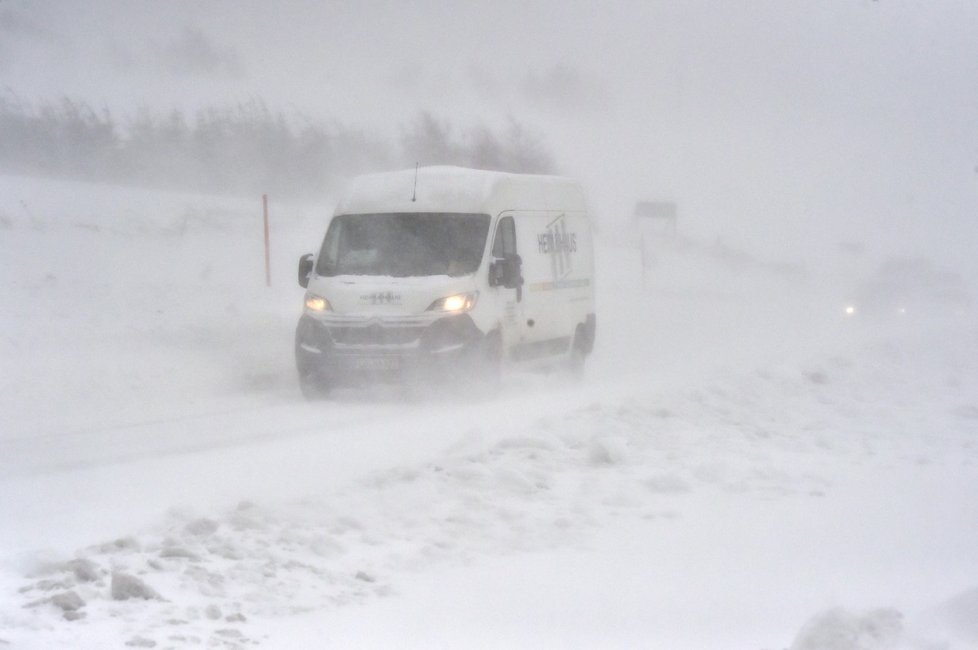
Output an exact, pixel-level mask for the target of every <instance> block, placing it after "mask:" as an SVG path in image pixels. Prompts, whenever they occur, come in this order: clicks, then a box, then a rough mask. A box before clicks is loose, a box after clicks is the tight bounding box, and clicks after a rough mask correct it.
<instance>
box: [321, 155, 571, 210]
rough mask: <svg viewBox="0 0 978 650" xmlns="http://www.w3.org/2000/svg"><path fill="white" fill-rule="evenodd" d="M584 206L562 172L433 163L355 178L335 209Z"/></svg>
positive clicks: (559, 207)
mask: <svg viewBox="0 0 978 650" xmlns="http://www.w3.org/2000/svg"><path fill="white" fill-rule="evenodd" d="M513 209H529V210H573V211H581V212H583V211H585V209H586V208H585V204H584V193H583V192H582V190H581V188H580V186H579V185H578V183H577V182H576V181H574V180H571V179H569V178H564V177H560V176H545V175H536V174H511V173H507V172H497V171H487V170H482V169H469V168H465V167H451V166H434V167H421V168H419V169H418V170H417V186H416V187H415V170H414V169H405V170H401V171H394V172H384V173H378V174H365V175H363V176H358V177H357V178H355V179H353V181H352V182H351V184H350V187H349V189H348V191H347V193H346V196H345V197H344V198H343V199H342V200H341V201H340V203H339V205H338V206H337V208H336V214H368V213H378V212H466V213H483V214H485V213H488V214H498V213H499V212H502V211H504V210H513Z"/></svg>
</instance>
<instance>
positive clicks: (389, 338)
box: [329, 323, 424, 345]
mask: <svg viewBox="0 0 978 650" xmlns="http://www.w3.org/2000/svg"><path fill="white" fill-rule="evenodd" d="M423 331H424V328H423V327H411V326H400V327H384V326H383V325H378V324H377V323H373V324H371V325H367V326H366V327H350V326H332V327H329V335H330V337H332V339H333V342H334V343H335V344H336V345H410V344H412V343H415V342H417V340H418V339H419V338H421V334H422V332H423Z"/></svg>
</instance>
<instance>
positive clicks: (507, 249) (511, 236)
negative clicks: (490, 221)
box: [492, 217, 516, 258]
mask: <svg viewBox="0 0 978 650" xmlns="http://www.w3.org/2000/svg"><path fill="white" fill-rule="evenodd" d="M511 255H516V222H515V221H513V217H503V218H502V219H500V220H499V223H498V224H497V225H496V239H495V240H494V241H493V242H492V256H493V257H496V258H503V257H507V256H511Z"/></svg>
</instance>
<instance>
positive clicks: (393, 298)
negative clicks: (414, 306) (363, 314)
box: [360, 291, 401, 305]
mask: <svg viewBox="0 0 978 650" xmlns="http://www.w3.org/2000/svg"><path fill="white" fill-rule="evenodd" d="M360 301H361V302H365V303H367V304H369V305H390V304H395V303H400V302H401V294H399V293H394V292H393V291H380V292H378V293H368V294H364V295H362V296H360Z"/></svg>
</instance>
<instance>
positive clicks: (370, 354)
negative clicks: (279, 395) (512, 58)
mask: <svg viewBox="0 0 978 650" xmlns="http://www.w3.org/2000/svg"><path fill="white" fill-rule="evenodd" d="M593 275H594V269H593V252H592V243H591V228H590V223H589V219H588V213H587V208H586V205H585V200H584V194H583V192H582V190H581V188H580V186H579V185H578V184H577V183H576V182H574V181H572V180H569V179H566V178H561V177H556V176H538V175H523V174H507V173H502V172H490V171H482V170H472V169H464V168H459V167H422V168H420V169H410V170H406V171H399V172H390V173H383V174H370V175H366V176H361V177H359V178H357V179H354V181H353V183H352V184H351V187H350V189H349V192H348V194H347V195H346V197H345V198H344V199H343V200H342V201H341V202H340V203H339V205H338V206H337V208H336V210H335V213H334V216H333V217H332V219H331V221H330V223H329V227H328V229H327V231H326V236H325V238H324V239H323V243H322V246H321V248H320V250H319V253H318V254H316V255H312V254H308V255H303V256H302V258H301V259H300V260H299V284H300V285H301V286H302V287H305V288H306V289H307V291H306V295H305V309H304V312H303V314H302V317H301V318H300V319H299V324H298V326H297V328H296V336H295V357H296V366H297V369H298V374H299V382H300V385H301V386H302V389H303V392H304V394H306V396H307V397H315V396H322V395H324V394H326V393H327V392H328V391H329V390H330V389H331V388H333V387H335V386H339V385H349V384H360V383H363V382H364V381H386V380H401V381H413V380H420V381H428V380H438V379H441V380H444V381H448V382H452V383H457V382H463V381H467V380H469V379H484V378H490V379H494V378H496V377H498V372H499V369H500V367H501V365H502V364H503V362H508V363H513V364H526V365H539V364H551V365H552V364H555V363H566V364H568V365H570V366H572V367H575V368H579V367H581V366H582V365H583V362H584V359H585V357H586V356H587V355H588V354H589V353H590V352H591V350H592V348H593V346H594V337H595V322H596V316H595V307H594V281H593Z"/></svg>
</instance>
